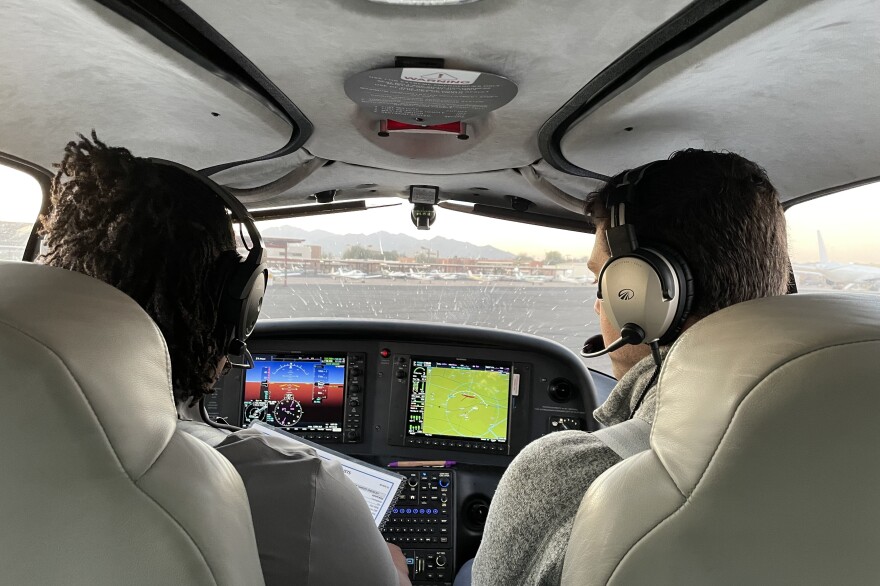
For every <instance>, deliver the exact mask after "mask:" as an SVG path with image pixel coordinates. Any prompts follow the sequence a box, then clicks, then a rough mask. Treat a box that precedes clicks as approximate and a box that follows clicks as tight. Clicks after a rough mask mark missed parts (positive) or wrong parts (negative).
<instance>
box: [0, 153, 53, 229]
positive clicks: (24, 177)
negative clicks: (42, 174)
mask: <svg viewBox="0 0 880 586" xmlns="http://www.w3.org/2000/svg"><path fill="white" fill-rule="evenodd" d="M42 198H43V194H42V192H41V190H40V184H39V183H37V180H36V179H34V178H33V177H31V176H30V175H28V174H27V173H25V172H23V171H18V170H16V169H12V168H10V167H7V166H5V165H2V164H0V222H28V223H32V222H33V221H34V220H36V218H37V214H39V213H40V200H42Z"/></svg>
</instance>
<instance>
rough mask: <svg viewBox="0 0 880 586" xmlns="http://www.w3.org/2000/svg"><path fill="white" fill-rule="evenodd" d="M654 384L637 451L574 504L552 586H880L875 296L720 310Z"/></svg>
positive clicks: (879, 317) (797, 298)
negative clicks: (654, 397) (650, 421)
mask: <svg viewBox="0 0 880 586" xmlns="http://www.w3.org/2000/svg"><path fill="white" fill-rule="evenodd" d="M658 385H659V386H658V406H657V414H656V419H655V421H654V426H653V429H652V432H651V449H650V450H648V451H645V452H642V453H640V454H638V455H636V456H634V457H632V458H629V459H627V460H625V461H623V462H621V463H620V464H618V465H617V466H615V467H613V468H612V469H610V470H609V471H607V472H606V473H605V474H603V475H602V476H601V477H599V478H598V479H597V481H596V482H595V484H594V485H593V486H592V487H591V488H590V489H589V491H588V492H587V494H586V496H585V497H584V498H583V501H582V503H581V506H580V510H579V512H578V515H577V518H576V520H575V527H574V530H573V533H572V536H571V540H570V542H569V546H568V551H567V553H566V557H565V563H564V569H563V580H562V583H563V585H564V586H575V585H577V586H581V585H585V584H626V585H632V584H653V585H657V584H713V585H714V584H798V585H803V584H877V583H880V555H878V544H880V296H872V295H855V294H853V295H849V294H836V295H831V294H829V295H793V296H788V297H778V298H772V299H762V300H757V301H751V302H748V303H743V304H740V305H736V306H734V307H730V308H727V309H725V310H723V311H721V312H718V313H717V314H713V315H711V316H709V317H708V318H706V319H704V320H702V321H700V322H699V323H697V324H696V325H695V326H694V327H692V328H691V329H690V330H688V331H687V332H686V333H685V334H684V335H683V336H682V338H681V339H680V340H679V341H678V342H677V343H676V344H675V345H674V346H673V348H672V350H671V351H670V353H669V355H668V357H667V358H666V361H665V363H664V365H663V369H662V371H661V374H660V378H659V383H658Z"/></svg>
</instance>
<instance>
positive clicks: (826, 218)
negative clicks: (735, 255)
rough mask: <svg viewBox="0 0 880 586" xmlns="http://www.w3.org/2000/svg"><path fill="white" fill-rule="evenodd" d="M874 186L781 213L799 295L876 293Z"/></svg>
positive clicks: (879, 256)
mask: <svg viewBox="0 0 880 586" xmlns="http://www.w3.org/2000/svg"><path fill="white" fill-rule="evenodd" d="M878 217H880V183H872V184H869V185H863V186H861V187H855V188H853V189H848V190H845V191H840V192H837V193H834V194H831V195H827V196H824V197H820V198H816V199H812V200H809V201H806V202H804V203H800V204H797V205H795V206H792V207H791V209H789V210H788V211H787V212H786V218H787V220H788V233H789V249H790V253H791V260H792V268H793V269H794V274H795V278H796V279H797V282H798V290H800V291H831V290H837V291H859V292H874V293H878V292H880V231H878V229H877V218H878Z"/></svg>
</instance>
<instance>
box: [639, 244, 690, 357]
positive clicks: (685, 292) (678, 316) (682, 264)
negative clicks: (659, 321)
mask: <svg viewBox="0 0 880 586" xmlns="http://www.w3.org/2000/svg"><path fill="white" fill-rule="evenodd" d="M650 248H651V249H652V250H654V251H655V252H656V253H657V254H660V255H662V256H663V257H664V258H666V260H667V261H668V262H669V264H670V265H671V266H672V270H673V272H674V273H675V277H676V280H677V281H678V291H679V294H678V308H677V309H676V313H675V317H674V318H673V319H672V323H671V324H670V326H669V328H668V329H667V330H666V332H665V333H664V334H663V335H662V336H660V340H659V343H660V345H661V346H665V345H668V344H671V343H672V342H674V341H675V340H676V338H678V336H679V335H680V334H681V330H682V328H683V327H684V322H685V321H686V320H687V318H688V316H690V314H691V306H692V305H693V301H694V277H693V274H692V273H691V269H690V267H689V266H688V264H687V261H685V260H684V257H682V256H681V255H680V254H678V253H677V252H676V251H674V250H672V249H671V248H667V247H665V246H650Z"/></svg>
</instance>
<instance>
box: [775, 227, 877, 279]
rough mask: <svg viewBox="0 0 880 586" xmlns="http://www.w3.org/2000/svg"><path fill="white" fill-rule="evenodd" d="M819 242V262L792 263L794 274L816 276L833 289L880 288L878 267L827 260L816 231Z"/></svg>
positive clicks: (820, 236)
mask: <svg viewBox="0 0 880 586" xmlns="http://www.w3.org/2000/svg"><path fill="white" fill-rule="evenodd" d="M816 236H817V239H818V241H819V262H816V263H794V264H792V270H794V272H795V274H804V275H816V276H819V277H822V278H823V279H825V281H826V282H827V283H829V284H831V285H832V286H834V287H838V288H843V289H854V288H858V289H870V290H877V289H878V288H880V267H874V266H871V265H861V264H856V263H846V264H845V263H839V262H832V261H830V260H828V251H827V250H826V249H825V241H824V240H823V239H822V232H819V231H818V230H817V231H816Z"/></svg>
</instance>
